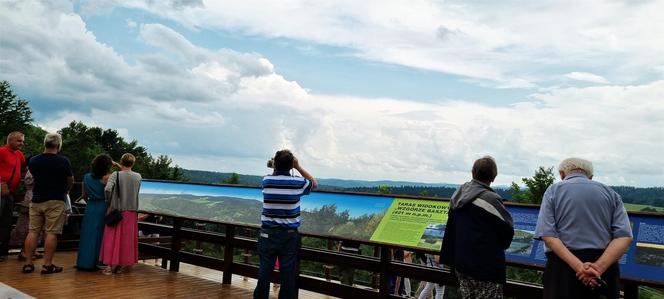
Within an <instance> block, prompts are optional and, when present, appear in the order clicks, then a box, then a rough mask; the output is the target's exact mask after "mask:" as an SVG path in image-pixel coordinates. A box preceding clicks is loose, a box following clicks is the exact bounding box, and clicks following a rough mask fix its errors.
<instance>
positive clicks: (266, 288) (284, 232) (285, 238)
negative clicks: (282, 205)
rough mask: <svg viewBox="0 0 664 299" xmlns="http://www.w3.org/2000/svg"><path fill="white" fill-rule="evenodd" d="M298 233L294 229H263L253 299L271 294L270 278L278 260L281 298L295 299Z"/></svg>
mask: <svg viewBox="0 0 664 299" xmlns="http://www.w3.org/2000/svg"><path fill="white" fill-rule="evenodd" d="M299 249H300V234H299V233H298V232H297V229H286V228H262V229H261V232H260V236H259V237H258V256H259V257H260V265H259V267H258V282H257V283H256V289H255V290H254V298H256V299H267V298H268V296H269V295H270V277H271V276H272V271H273V270H274V263H275V262H276V259H277V257H279V278H280V283H281V287H280V289H279V298H280V299H291V298H297V295H298V288H297V276H298V275H297V262H298V260H297V254H298V251H299Z"/></svg>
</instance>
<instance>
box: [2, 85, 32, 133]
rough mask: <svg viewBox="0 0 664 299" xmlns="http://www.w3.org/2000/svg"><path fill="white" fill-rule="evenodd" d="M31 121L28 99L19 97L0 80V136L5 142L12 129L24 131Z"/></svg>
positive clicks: (9, 86)
mask: <svg viewBox="0 0 664 299" xmlns="http://www.w3.org/2000/svg"><path fill="white" fill-rule="evenodd" d="M31 122H32V109H30V106H28V101H26V100H23V99H20V98H19V97H18V96H17V95H16V94H15V93H14V91H13V90H12V88H11V85H10V84H9V82H7V81H0V137H1V138H2V144H3V145H4V144H5V141H6V140H5V139H6V138H7V135H9V133H11V132H13V131H20V132H24V133H25V132H26V131H27V130H28V129H29V128H30V126H31Z"/></svg>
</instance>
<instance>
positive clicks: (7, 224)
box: [0, 132, 25, 262]
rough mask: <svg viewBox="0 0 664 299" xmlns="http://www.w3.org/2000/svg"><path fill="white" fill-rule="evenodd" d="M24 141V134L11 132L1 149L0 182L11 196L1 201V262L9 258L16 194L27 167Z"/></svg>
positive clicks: (4, 197)
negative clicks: (23, 150)
mask: <svg viewBox="0 0 664 299" xmlns="http://www.w3.org/2000/svg"><path fill="white" fill-rule="evenodd" d="M24 141H25V136H24V135H23V133H21V132H11V133H9V136H7V144H6V145H4V146H2V147H0V181H2V183H3V184H2V186H3V188H6V187H8V188H9V195H8V196H2V198H1V199H0V262H1V261H4V260H5V259H6V258H7V253H8V251H9V236H10V233H11V227H12V224H13V220H14V219H13V218H12V212H13V210H14V192H15V191H16V189H17V188H18V184H19V182H20V181H21V169H22V168H24V167H25V157H24V156H23V153H22V152H21V147H23V142H24Z"/></svg>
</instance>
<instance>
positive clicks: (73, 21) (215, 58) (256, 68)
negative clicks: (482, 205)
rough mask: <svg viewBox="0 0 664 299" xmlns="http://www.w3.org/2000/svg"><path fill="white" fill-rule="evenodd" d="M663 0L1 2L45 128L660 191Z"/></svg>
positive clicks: (7, 71)
mask: <svg viewBox="0 0 664 299" xmlns="http://www.w3.org/2000/svg"><path fill="white" fill-rule="evenodd" d="M661 11H664V1H648V0H643V1H621V0H605V1H599V0H590V1H582V2H579V1H565V0H562V1H561V0H555V1H499V2H496V1H388V0H379V1H370V0H367V1H343V0H336V1H298V0H287V1H253V0H245V1H204V0H191V1H188V0H170V1H166V0H159V1H156V0H143V1H139V0H132V1H119V0H118V1H113V0H100V1H75V2H70V1H30V0H26V1H14V0H2V1H0V20H2V21H1V22H2V25H1V26H0V79H1V80H7V81H9V82H10V83H11V84H12V86H13V87H14V89H15V91H16V92H17V93H18V94H19V95H20V96H21V97H22V98H25V99H28V100H29V101H30V103H31V106H32V108H33V110H34V117H35V120H36V122H37V123H38V124H39V125H41V126H43V127H45V128H47V129H49V130H57V129H59V128H61V127H63V126H66V125H67V124H68V123H69V122H71V121H72V120H80V121H83V122H84V123H86V124H88V125H94V126H102V127H105V128H114V129H117V130H118V131H119V132H120V133H121V134H122V135H123V136H124V137H126V138H129V139H137V140H138V141H139V142H140V143H141V144H144V145H146V146H147V147H148V148H149V150H150V151H151V152H152V153H154V154H167V155H169V156H171V157H173V159H174V161H175V162H176V163H177V164H179V165H180V166H182V167H185V168H190V169H204V170H214V171H224V172H231V171H235V172H240V173H246V174H265V173H267V169H266V168H265V161H266V160H267V158H269V157H270V156H271V155H273V154H274V152H275V151H276V150H277V149H281V148H290V149H292V150H294V151H295V153H296V155H297V156H298V157H299V158H300V160H301V161H302V164H303V166H305V167H306V168H308V169H309V170H310V171H311V172H312V173H313V174H314V175H316V176H318V177H326V178H330V177H336V178H348V179H370V180H378V179H391V180H411V181H421V182H447V183H461V182H463V181H466V180H468V179H469V173H468V172H469V169H470V167H471V165H472V162H473V161H474V159H476V158H478V157H480V156H483V155H486V154H490V155H492V156H494V157H495V158H496V160H497V161H498V166H499V172H500V175H499V177H498V178H497V183H499V184H508V183H510V182H511V181H513V180H519V179H520V178H521V177H524V176H531V175H532V173H533V172H534V170H535V169H536V168H537V167H538V166H540V165H542V166H554V165H557V164H558V163H559V161H560V160H562V159H563V158H566V157H568V156H579V157H584V158H587V159H589V160H591V161H593V162H594V163H595V169H596V178H597V179H598V180H600V181H603V182H606V183H609V184H612V185H635V186H663V185H664V166H663V165H664V155H662V151H663V150H664V55H662V54H663V52H662V51H663V50H662V49H664V18H662V17H661V15H660V13H659V12H661Z"/></svg>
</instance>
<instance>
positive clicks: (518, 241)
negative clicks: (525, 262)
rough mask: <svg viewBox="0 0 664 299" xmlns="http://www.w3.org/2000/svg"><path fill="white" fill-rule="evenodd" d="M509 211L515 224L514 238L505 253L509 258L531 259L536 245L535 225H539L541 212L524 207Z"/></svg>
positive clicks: (513, 208)
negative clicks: (514, 256)
mask: <svg viewBox="0 0 664 299" xmlns="http://www.w3.org/2000/svg"><path fill="white" fill-rule="evenodd" d="M508 210H509V212H510V214H511V215H512V220H513V222H514V237H513V238H512V243H511V244H510V247H509V248H508V249H507V250H506V251H505V253H506V254H507V255H508V256H509V255H517V256H524V257H530V256H531V254H532V252H533V245H534V243H535V240H534V239H533V237H534V236H535V225H537V215H538V213H539V210H536V209H532V208H522V207H510V208H509V209H508Z"/></svg>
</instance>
